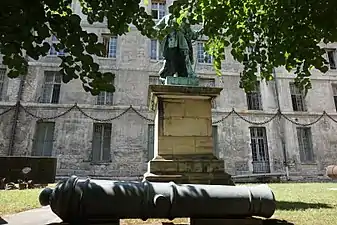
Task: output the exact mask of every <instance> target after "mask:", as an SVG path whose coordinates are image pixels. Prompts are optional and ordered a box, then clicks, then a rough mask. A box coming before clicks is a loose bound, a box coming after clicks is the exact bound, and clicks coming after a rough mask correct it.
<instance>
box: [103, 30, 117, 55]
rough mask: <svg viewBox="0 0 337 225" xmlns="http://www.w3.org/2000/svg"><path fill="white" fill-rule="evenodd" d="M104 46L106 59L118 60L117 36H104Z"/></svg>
mask: <svg viewBox="0 0 337 225" xmlns="http://www.w3.org/2000/svg"><path fill="white" fill-rule="evenodd" d="M103 44H104V46H105V53H104V57H105V58H116V56H117V36H111V35H104V36H103Z"/></svg>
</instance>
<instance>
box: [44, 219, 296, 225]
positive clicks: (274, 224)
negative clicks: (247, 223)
mask: <svg viewBox="0 0 337 225" xmlns="http://www.w3.org/2000/svg"><path fill="white" fill-rule="evenodd" d="M257 220H262V221H263V222H262V223H259V224H261V225H295V224H293V223H290V222H287V221H285V220H278V219H266V220H264V219H257ZM152 224H156V225H157V224H160V223H149V224H148V225H152ZM161 224H162V225H190V224H189V223H172V222H162V223H161ZM211 224H212V223H211ZM254 224H255V223H254ZM46 225H69V224H68V223H50V224H46Z"/></svg>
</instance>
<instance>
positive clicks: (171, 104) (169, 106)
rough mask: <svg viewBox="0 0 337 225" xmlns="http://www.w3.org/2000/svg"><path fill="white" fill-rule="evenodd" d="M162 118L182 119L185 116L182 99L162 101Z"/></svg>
mask: <svg viewBox="0 0 337 225" xmlns="http://www.w3.org/2000/svg"><path fill="white" fill-rule="evenodd" d="M162 101H163V111H164V113H163V114H164V118H171V117H172V116H173V117H175V116H177V117H182V116H184V114H185V101H184V99H163V100H162Z"/></svg>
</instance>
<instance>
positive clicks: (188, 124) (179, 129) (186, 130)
mask: <svg viewBox="0 0 337 225" xmlns="http://www.w3.org/2000/svg"><path fill="white" fill-rule="evenodd" d="M210 124H211V120H210V119H204V118H182V117H171V118H168V119H165V120H164V122H163V126H164V129H163V131H164V135H167V136H173V135H174V136H211V135H212V134H211V131H210V130H211V129H210V128H209V127H210Z"/></svg>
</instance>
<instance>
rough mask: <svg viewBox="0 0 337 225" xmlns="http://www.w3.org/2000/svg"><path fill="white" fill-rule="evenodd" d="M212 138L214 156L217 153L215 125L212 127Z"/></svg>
mask: <svg viewBox="0 0 337 225" xmlns="http://www.w3.org/2000/svg"><path fill="white" fill-rule="evenodd" d="M212 138H213V151H214V153H215V154H217V153H218V151H219V146H218V126H216V125H213V126H212Z"/></svg>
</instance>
